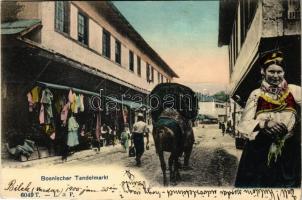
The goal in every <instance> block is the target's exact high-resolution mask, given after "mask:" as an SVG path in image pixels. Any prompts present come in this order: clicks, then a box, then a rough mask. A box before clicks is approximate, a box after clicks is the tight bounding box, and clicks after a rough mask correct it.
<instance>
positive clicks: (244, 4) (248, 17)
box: [240, 0, 258, 45]
mask: <svg viewBox="0 0 302 200" xmlns="http://www.w3.org/2000/svg"><path fill="white" fill-rule="evenodd" d="M257 3H258V1H255V0H240V26H241V27H240V35H241V37H240V38H241V41H240V43H241V45H242V44H243V42H244V40H245V38H246V34H247V31H248V29H249V27H250V25H251V23H252V21H253V18H254V15H255V13H256V9H257Z"/></svg>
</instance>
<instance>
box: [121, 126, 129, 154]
mask: <svg viewBox="0 0 302 200" xmlns="http://www.w3.org/2000/svg"><path fill="white" fill-rule="evenodd" d="M129 140H130V130H129V125H128V124H125V125H124V131H123V132H122V133H121V145H122V146H123V148H124V150H125V153H126V152H128V150H129Z"/></svg>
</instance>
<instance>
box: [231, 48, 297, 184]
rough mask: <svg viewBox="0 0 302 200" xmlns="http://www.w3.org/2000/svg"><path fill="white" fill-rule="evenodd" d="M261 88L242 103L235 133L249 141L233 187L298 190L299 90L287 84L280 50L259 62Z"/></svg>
mask: <svg viewBox="0 0 302 200" xmlns="http://www.w3.org/2000/svg"><path fill="white" fill-rule="evenodd" d="M260 62H261V74H262V76H263V80H262V83H261V87H260V88H259V89H256V90H254V91H253V92H252V93H251V94H250V96H249V98H248V100H247V103H246V107H245V109H244V111H243V115H242V118H241V122H240V123H239V126H238V130H239V132H241V133H243V134H244V135H245V136H246V137H247V138H248V139H249V140H248V141H247V143H246V145H245V147H244V150H243V152H242V156H241V160H240V163H239V167H238V171H237V177H236V182H235V186H236V187H300V182H301V170H300V168H301V164H300V162H301V153H300V103H301V87H300V86H297V85H292V84H287V82H286V80H285V79H284V74H285V72H284V70H285V69H286V68H285V65H284V62H283V54H282V52H280V51H275V52H269V53H267V54H265V55H264V56H263V57H262V59H261V61H260Z"/></svg>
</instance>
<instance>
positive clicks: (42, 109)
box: [39, 104, 45, 124]
mask: <svg viewBox="0 0 302 200" xmlns="http://www.w3.org/2000/svg"><path fill="white" fill-rule="evenodd" d="M44 116H45V115H44V106H43V104H41V108H40V114H39V121H40V124H44V123H45V117H44Z"/></svg>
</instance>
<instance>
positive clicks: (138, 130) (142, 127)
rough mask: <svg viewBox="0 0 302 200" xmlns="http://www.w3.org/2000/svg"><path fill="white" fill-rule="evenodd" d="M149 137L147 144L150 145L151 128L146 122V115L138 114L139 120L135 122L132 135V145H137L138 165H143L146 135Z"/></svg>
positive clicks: (136, 156) (136, 158)
mask: <svg viewBox="0 0 302 200" xmlns="http://www.w3.org/2000/svg"><path fill="white" fill-rule="evenodd" d="M145 135H146V138H147V145H149V129H148V126H147V124H146V123H145V122H144V115H143V114H142V113H139V114H138V115H137V122H136V123H134V125H133V129H132V136H131V147H133V144H134V147H135V154H136V155H135V160H136V165H137V166H141V157H142V155H143V153H144V150H145V146H144V145H145V144H144V136H145Z"/></svg>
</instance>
